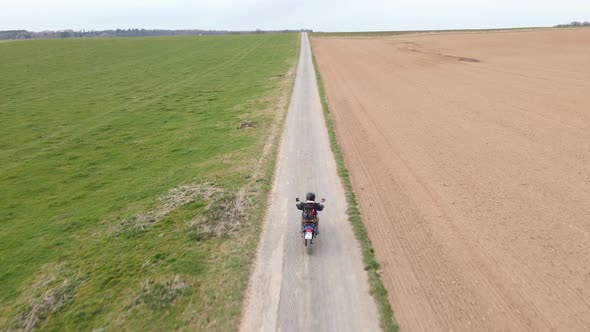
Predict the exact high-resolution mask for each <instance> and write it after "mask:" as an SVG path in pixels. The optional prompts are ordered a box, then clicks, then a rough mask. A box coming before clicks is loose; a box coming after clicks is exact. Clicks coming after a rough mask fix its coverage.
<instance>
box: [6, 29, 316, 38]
mask: <svg viewBox="0 0 590 332" xmlns="http://www.w3.org/2000/svg"><path fill="white" fill-rule="evenodd" d="M299 31H303V32H312V30H303V29H302V30H260V29H256V30H255V31H225V30H161V29H152V30H147V29H115V30H99V31H95V30H90V31H86V30H82V31H74V30H61V31H40V32H33V31H27V30H6V31H0V40H1V39H32V38H94V37H102V38H111V37H147V36H200V35H224V34H250V33H286V32H299Z"/></svg>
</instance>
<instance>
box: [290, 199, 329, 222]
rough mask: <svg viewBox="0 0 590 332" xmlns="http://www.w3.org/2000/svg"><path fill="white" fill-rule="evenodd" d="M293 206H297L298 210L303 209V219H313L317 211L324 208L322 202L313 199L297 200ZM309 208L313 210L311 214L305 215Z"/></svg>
mask: <svg viewBox="0 0 590 332" xmlns="http://www.w3.org/2000/svg"><path fill="white" fill-rule="evenodd" d="M295 206H297V209H298V210H301V211H303V219H315V218H316V217H317V211H322V210H323V209H324V205H323V204H320V203H316V202H314V201H306V202H299V203H297V204H295ZM309 210H313V212H312V213H313V215H306V213H307V212H308V211H309Z"/></svg>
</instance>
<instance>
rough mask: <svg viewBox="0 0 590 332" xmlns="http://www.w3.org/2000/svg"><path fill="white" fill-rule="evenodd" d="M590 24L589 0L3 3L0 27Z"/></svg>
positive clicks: (363, 27) (50, 0)
mask: <svg viewBox="0 0 590 332" xmlns="http://www.w3.org/2000/svg"><path fill="white" fill-rule="evenodd" d="M573 20H578V21H585V20H586V21H590V0H560V1H558V0H390V1H385V0H356V1H349V0H290V1H288V0H210V1H202V0H193V1H190V0H99V1H88V0H0V30H13V29H26V30H32V31H40V30H62V29H74V30H82V29H85V30H91V29H94V30H102V29H115V28H125V29H126V28H145V29H155V28H158V29H218V30H253V29H268V30H274V29H300V28H308V29H313V30H316V31H368V30H422V29H457V28H496V27H526V26H553V25H556V24H560V23H568V22H570V21H573Z"/></svg>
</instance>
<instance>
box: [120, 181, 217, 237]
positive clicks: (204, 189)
mask: <svg viewBox="0 0 590 332" xmlns="http://www.w3.org/2000/svg"><path fill="white" fill-rule="evenodd" d="M221 191H222V190H221V189H219V188H217V187H215V186H214V185H212V184H210V183H191V184H187V185H183V186H180V187H177V188H173V189H171V190H170V191H169V192H168V193H166V195H164V196H162V197H160V199H159V200H158V204H157V206H156V208H155V209H153V210H152V211H149V212H147V213H138V214H133V215H131V216H130V217H128V218H126V219H123V220H122V221H121V222H120V224H119V225H118V226H119V227H118V229H117V233H135V232H142V231H144V230H146V229H148V228H149V227H151V226H153V225H154V224H155V223H157V222H158V221H160V220H161V219H162V218H163V217H164V216H166V215H167V214H168V213H170V212H172V211H174V210H175V209H177V208H179V207H181V206H184V205H186V204H189V203H192V202H195V201H198V200H199V201H207V200H209V199H210V198H211V197H212V196H213V195H214V194H216V193H219V192H221Z"/></svg>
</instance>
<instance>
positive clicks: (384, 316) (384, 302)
mask: <svg viewBox="0 0 590 332" xmlns="http://www.w3.org/2000/svg"><path fill="white" fill-rule="evenodd" d="M310 39H311V38H310ZM310 46H311V57H312V61H313V67H314V70H315V74H316V81H317V85H318V90H319V94H320V101H321V103H322V110H323V114H324V120H325V122H326V127H327V128H328V136H329V138H330V149H331V150H332V153H333V154H334V159H335V160H336V167H337V170H338V176H339V177H340V182H341V183H342V186H343V187H344V193H345V196H346V203H347V204H348V209H347V211H346V215H347V216H348V222H349V223H350V224H351V225H352V228H353V230H354V234H355V236H356V238H357V240H358V241H359V244H360V246H361V251H362V256H363V263H364V265H365V271H367V274H368V276H369V293H370V294H371V295H372V296H373V298H374V299H375V303H376V304H377V306H378V311H379V319H380V324H381V328H382V329H383V330H384V331H388V332H397V331H399V326H398V325H397V323H396V321H395V319H394V316H393V310H392V309H391V304H390V303H389V300H388V293H387V289H386V288H385V286H384V285H383V281H382V280H381V275H380V274H379V263H378V262H377V260H376V259H375V253H374V250H373V247H372V245H371V240H370V239H369V236H368V235H367V230H366V229H365V225H364V224H363V222H362V220H361V215H360V211H359V208H358V203H357V200H356V196H355V194H354V191H353V188H352V183H351V182H350V177H349V174H348V169H347V168H346V164H345V163H344V155H343V154H342V150H341V149H340V146H339V145H338V141H337V139H336V131H335V129H334V122H333V119H332V115H331V113H330V109H329V107H328V102H327V99H326V93H325V89H324V83H323V81H322V78H321V74H320V70H319V68H318V65H317V62H316V58H315V54H314V53H313V44H312V43H311V40H310Z"/></svg>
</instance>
